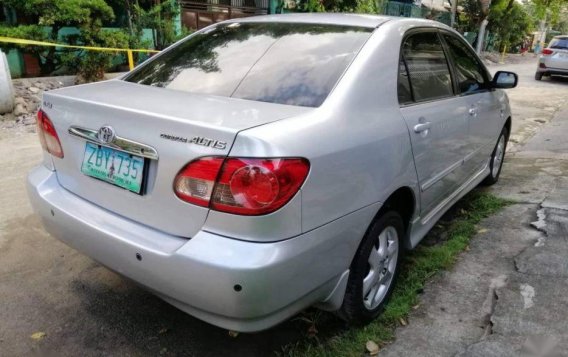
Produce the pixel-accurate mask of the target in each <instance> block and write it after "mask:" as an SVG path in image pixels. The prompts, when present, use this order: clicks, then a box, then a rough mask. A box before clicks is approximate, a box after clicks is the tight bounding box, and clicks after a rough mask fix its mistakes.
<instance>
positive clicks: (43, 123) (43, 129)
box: [36, 109, 63, 159]
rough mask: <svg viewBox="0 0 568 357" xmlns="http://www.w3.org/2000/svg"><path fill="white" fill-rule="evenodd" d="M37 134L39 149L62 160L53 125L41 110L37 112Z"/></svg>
mask: <svg viewBox="0 0 568 357" xmlns="http://www.w3.org/2000/svg"><path fill="white" fill-rule="evenodd" d="M36 123H37V134H38V136H39V142H40V143H41V147H42V148H43V149H44V150H45V151H47V152H48V153H50V154H51V155H53V156H55V157H58V158H60V159H62V158H63V148H62V147H61V142H60V141H59V137H58V136H57V131H55V127H54V126H53V123H52V122H51V120H50V119H49V117H48V116H47V114H45V112H44V111H43V110H41V109H40V110H39V111H38V112H37V122H36Z"/></svg>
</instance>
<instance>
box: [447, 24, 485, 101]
mask: <svg viewBox="0 0 568 357" xmlns="http://www.w3.org/2000/svg"><path fill="white" fill-rule="evenodd" d="M443 36H444V40H445V41H446V43H447V44H448V50H449V52H450V56H451V57H452V61H453V64H454V68H455V74H456V77H457V78H456V79H457V82H458V87H459V90H460V93H462V94H471V93H475V92H478V91H481V90H485V89H487V87H488V84H489V81H488V80H487V78H486V76H485V75H484V73H485V69H484V67H483V65H482V64H481V63H480V62H479V60H478V59H477V56H476V55H475V53H473V51H472V50H471V49H470V48H469V47H468V46H467V45H466V44H465V43H464V42H463V41H461V40H459V39H458V38H456V37H455V36H452V35H446V34H444V35H443Z"/></svg>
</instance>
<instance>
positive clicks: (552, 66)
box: [534, 35, 568, 81]
mask: <svg viewBox="0 0 568 357" xmlns="http://www.w3.org/2000/svg"><path fill="white" fill-rule="evenodd" d="M550 75H568V35H562V36H556V37H554V38H553V39H552V40H551V41H550V43H549V44H548V47H547V48H545V49H544V50H542V53H541V55H540V57H539V60H538V68H537V69H536V74H535V75H534V78H535V79H536V80H537V81H540V80H541V79H542V77H544V76H550Z"/></svg>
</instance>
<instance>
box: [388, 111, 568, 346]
mask: <svg viewBox="0 0 568 357" xmlns="http://www.w3.org/2000/svg"><path fill="white" fill-rule="evenodd" d="M567 134H568V109H566V110H563V111H560V112H558V113H557V114H556V116H555V117H554V119H553V120H552V121H551V122H550V124H549V125H548V126H546V127H544V129H543V130H542V131H540V132H539V133H537V134H536V135H535V136H534V137H532V138H531V139H529V140H528V141H527V142H526V144H525V145H523V146H520V147H517V148H516V149H515V150H514V151H516V152H515V153H511V152H510V153H509V155H508V156H507V158H506V161H505V166H504V169H503V172H502V176H501V181H500V182H499V183H498V184H497V185H495V186H493V187H492V188H490V189H488V191H490V192H492V193H494V194H496V195H498V196H500V197H503V198H507V199H510V200H514V201H515V203H514V204H512V205H510V206H509V207H507V208H506V209H504V210H503V211H502V212H500V213H499V214H497V215H495V216H493V217H490V218H488V219H486V220H484V221H483V222H482V224H481V225H480V226H479V234H478V235H477V236H476V237H475V238H473V239H472V241H471V244H470V249H469V250H468V251H467V253H464V254H463V256H462V257H461V259H460V260H459V262H458V263H457V264H456V266H455V267H454V268H453V269H452V270H451V271H448V272H444V273H442V274H441V275H440V276H438V277H436V278H435V279H434V280H433V281H432V283H431V284H429V285H428V286H427V287H426V289H425V292H424V294H423V296H422V297H421V303H420V304H421V307H420V308H419V309H418V310H417V311H416V312H415V313H413V314H412V315H411V316H410V318H409V325H408V326H407V327H405V328H399V329H398V331H397V333H396V340H395V342H393V343H392V344H391V345H389V346H388V347H386V348H385V349H384V350H383V351H381V353H380V356H417V355H420V356H460V357H466V356H467V357H474V356H475V357H478V356H479V357H491V356H496V357H497V356H568V319H567V318H566V316H567V311H568V160H567V159H568V157H566V152H567V149H568V145H567V141H566V135H567Z"/></svg>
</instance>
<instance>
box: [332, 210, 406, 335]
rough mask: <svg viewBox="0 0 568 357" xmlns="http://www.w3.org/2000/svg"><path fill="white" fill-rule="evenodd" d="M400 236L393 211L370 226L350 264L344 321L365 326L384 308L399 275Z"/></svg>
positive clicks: (342, 312) (397, 217) (401, 230)
mask: <svg viewBox="0 0 568 357" xmlns="http://www.w3.org/2000/svg"><path fill="white" fill-rule="evenodd" d="M403 236H404V224H403V221H402V218H401V216H400V215H399V214H398V213H397V212H395V211H388V212H386V213H384V214H382V215H380V216H379V217H378V218H376V219H375V221H374V222H373V223H372V225H371V228H370V229H369V231H368V232H367V233H366V234H365V237H363V240H362V242H361V245H360V246H359V249H358V250H357V253H356V254H355V258H354V259H353V262H352V264H351V272H350V274H349V280H348V282H347V290H346V292H345V298H344V299H343V305H342V306H341V310H340V313H339V315H340V316H341V317H343V318H344V319H345V320H347V322H349V323H353V324H364V323H368V322H370V321H372V320H373V319H374V318H376V317H377V316H378V315H379V314H380V313H381V312H382V310H383V309H384V306H385V305H386V303H387V301H388V299H389V297H390V295H391V293H392V290H393V287H394V285H395V284H394V283H395V281H396V278H397V276H398V271H399V266H400V260H401V258H402V238H403Z"/></svg>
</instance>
